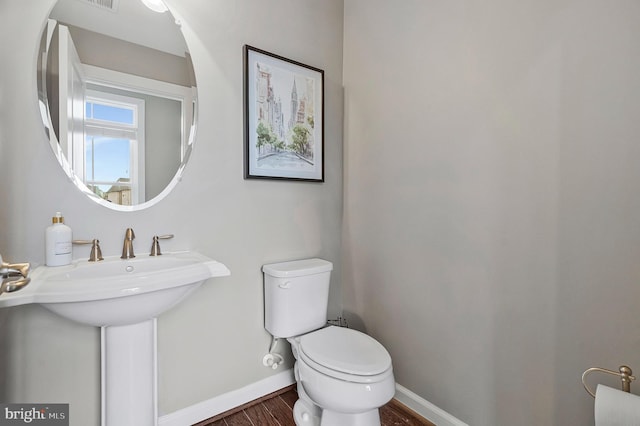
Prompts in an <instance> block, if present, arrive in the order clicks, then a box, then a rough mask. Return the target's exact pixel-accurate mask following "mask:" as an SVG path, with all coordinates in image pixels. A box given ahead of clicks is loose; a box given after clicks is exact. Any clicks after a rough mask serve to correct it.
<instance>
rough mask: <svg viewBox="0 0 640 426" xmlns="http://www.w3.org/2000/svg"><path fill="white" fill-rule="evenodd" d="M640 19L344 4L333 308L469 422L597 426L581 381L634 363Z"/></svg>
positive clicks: (606, 12) (613, 14)
mask: <svg viewBox="0 0 640 426" xmlns="http://www.w3.org/2000/svg"><path fill="white" fill-rule="evenodd" d="M639 20H640V7H639V6H638V3H637V2H635V1H617V2H614V3H611V2H598V1H555V0H554V1H547V0H545V1H529V0H523V1H517V2H514V1H507V0H504V1H503V0H491V1H485V2H468V1H453V2H441V1H429V0H404V1H402V2H388V1H382V0H345V26H344V28H345V43H344V85H345V133H344V140H345V194H344V197H345V198H344V200H345V201H344V203H345V217H344V236H343V238H344V246H343V253H344V260H343V272H344V273H343V279H342V282H343V296H344V300H343V305H344V309H345V311H347V312H349V318H350V319H351V320H352V321H351V322H352V323H354V324H361V326H362V325H363V326H365V327H366V329H367V330H368V331H369V332H370V333H371V334H372V335H374V336H375V337H377V338H379V339H380V340H381V341H382V343H383V344H385V345H386V347H387V348H388V349H389V350H390V352H391V355H392V358H393V359H394V368H395V372H396V379H397V381H398V382H399V383H400V384H402V385H404V386H406V387H408V388H409V389H410V390H412V391H414V392H416V393H418V394H419V395H420V396H422V397H424V398H426V399H427V400H429V401H431V402H433V403H435V404H436V405H438V406H439V407H441V408H443V409H444V410H446V411H448V412H450V413H451V414H453V415H455V416H456V417H458V418H460V419H461V420H463V421H466V422H468V423H469V424H472V425H474V426H481V425H486V426H495V425H519V426H525V425H531V426H534V425H535V426H537V425H551V424H554V425H588V424H593V414H592V413H593V400H592V399H591V397H590V396H589V395H587V393H586V392H585V391H584V390H583V389H582V384H581V382H580V375H581V373H582V372H583V371H584V370H585V369H586V368H588V367H592V366H601V367H607V368H613V369H617V367H618V366H619V365H620V364H623V363H628V364H629V365H630V366H632V367H635V368H636V369H639V368H640V341H639V339H638V336H640V315H638V300H640V268H639V267H638V265H639V264H640V262H639V260H638V259H639V253H640V226H639V224H640V219H639V218H640V191H639V186H640V167H638V163H639V160H640V144H639V143H638V135H640V120H638V114H639V113H640V84H638V76H639V75H640V55H639V53H640V51H639V47H638V46H640V44H639V43H638V40H640V27H639V26H638V25H637V23H638V21H639ZM592 379H593V381H594V382H595V383H597V382H601V383H607V384H609V385H612V386H616V387H618V386H619V384H616V380H615V379H609V378H608V377H592ZM632 389H634V386H633V385H632ZM635 390H636V393H637V388H635Z"/></svg>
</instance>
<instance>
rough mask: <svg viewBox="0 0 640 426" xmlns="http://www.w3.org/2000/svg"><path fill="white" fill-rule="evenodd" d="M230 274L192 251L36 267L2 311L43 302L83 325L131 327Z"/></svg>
mask: <svg viewBox="0 0 640 426" xmlns="http://www.w3.org/2000/svg"><path fill="white" fill-rule="evenodd" d="M226 275H230V271H229V269H227V267H226V266H224V265H223V264H222V263H220V262H216V261H214V260H212V259H209V258H208V257H206V256H203V255H202V254H200V253H197V252H194V251H185V252H177V253H165V254H163V255H162V256H148V255H144V254H141V255H138V256H137V257H135V258H133V259H128V260H123V259H120V257H118V256H112V257H105V259H104V260H103V261H100V262H88V261H86V260H76V261H74V262H73V263H72V264H71V265H67V266H57V267H47V266H40V267H38V268H36V269H35V270H34V271H33V272H32V273H31V274H30V277H31V283H30V284H29V285H28V286H27V287H25V289H24V290H21V291H19V292H16V293H11V294H7V295H3V296H2V297H0V307H3V306H15V305H23V304H26V303H39V304H41V305H42V306H44V307H45V308H47V309H49V310H51V311H53V312H55V313H57V314H59V315H61V316H63V317H65V318H68V319H71V320H73V321H77V322H80V323H83V324H89V325H94V326H111V325H128V324H135V323H139V322H142V321H145V320H148V319H151V318H155V317H157V316H158V315H160V314H161V313H163V312H164V311H166V310H168V309H169V308H171V307H173V306H174V305H176V304H177V303H179V302H180V301H181V300H182V299H184V298H185V297H186V296H187V295H188V294H189V293H191V292H192V291H193V290H195V289H196V288H198V287H199V286H200V285H201V284H202V283H203V282H204V281H205V280H207V279H208V278H213V277H221V276H226Z"/></svg>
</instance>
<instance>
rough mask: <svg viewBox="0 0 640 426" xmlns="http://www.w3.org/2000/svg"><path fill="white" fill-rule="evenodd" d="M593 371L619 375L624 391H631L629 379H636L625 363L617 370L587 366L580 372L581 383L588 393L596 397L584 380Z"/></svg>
mask: <svg viewBox="0 0 640 426" xmlns="http://www.w3.org/2000/svg"><path fill="white" fill-rule="evenodd" d="M594 371H598V372H600V373H607V374H612V375H614V376H618V377H620V380H621V381H622V390H623V391H624V392H631V381H632V380H635V379H636V378H635V376H632V375H631V374H632V371H631V368H629V367H627V366H626V365H621V366H620V368H618V371H613V370H607V369H606V368H599V367H592V368H588V369H587V370H585V372H584V373H582V385H583V386H584V389H585V390H586V391H587V392H588V393H589V395H591V396H592V397H594V398H595V397H596V394H595V393H594V392H592V391H591V389H589V386H587V382H586V381H585V379H586V377H587V375H588V374H589V373H593V372H594Z"/></svg>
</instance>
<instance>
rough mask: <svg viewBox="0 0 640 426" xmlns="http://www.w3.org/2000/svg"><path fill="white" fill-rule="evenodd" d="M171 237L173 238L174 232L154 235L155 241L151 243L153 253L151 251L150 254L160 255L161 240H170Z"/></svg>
mask: <svg viewBox="0 0 640 426" xmlns="http://www.w3.org/2000/svg"><path fill="white" fill-rule="evenodd" d="M169 238H173V234H166V235H154V237H153V243H152V244H151V253H149V256H160V255H161V254H162V253H161V252H160V241H159V240H168V239H169Z"/></svg>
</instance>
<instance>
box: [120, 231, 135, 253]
mask: <svg viewBox="0 0 640 426" xmlns="http://www.w3.org/2000/svg"><path fill="white" fill-rule="evenodd" d="M135 237H136V234H134V233H133V229H131V228H127V230H126V231H125V233H124V244H123V246H122V256H120V259H131V258H132V257H136V255H135V254H133V239H134V238H135Z"/></svg>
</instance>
